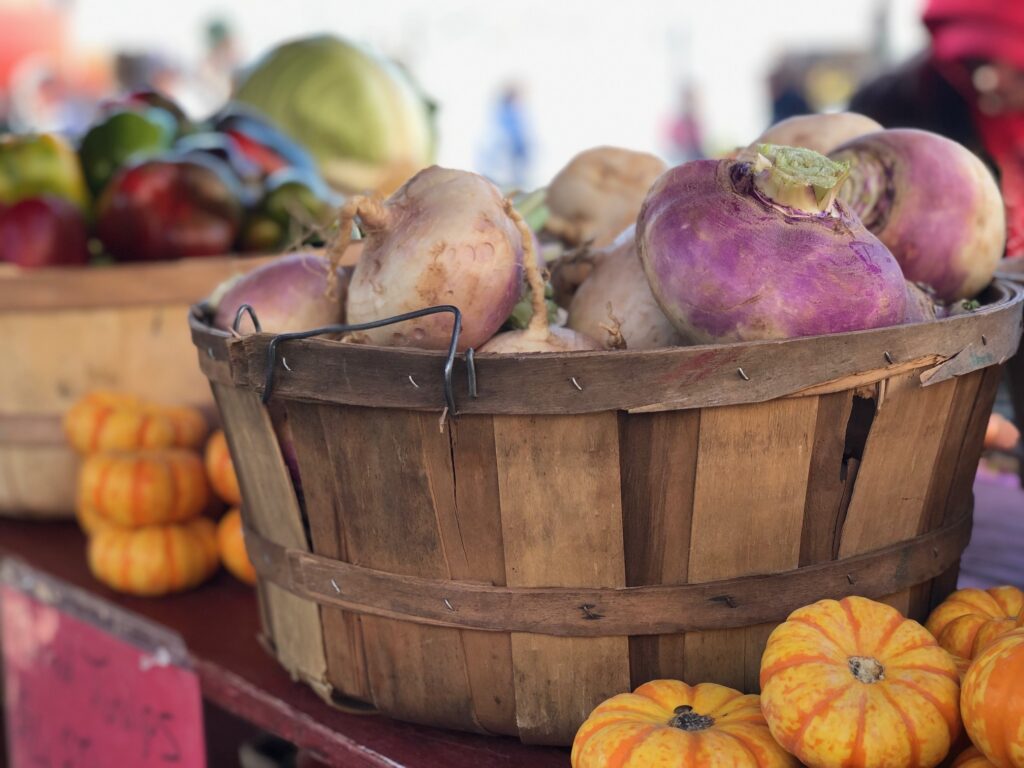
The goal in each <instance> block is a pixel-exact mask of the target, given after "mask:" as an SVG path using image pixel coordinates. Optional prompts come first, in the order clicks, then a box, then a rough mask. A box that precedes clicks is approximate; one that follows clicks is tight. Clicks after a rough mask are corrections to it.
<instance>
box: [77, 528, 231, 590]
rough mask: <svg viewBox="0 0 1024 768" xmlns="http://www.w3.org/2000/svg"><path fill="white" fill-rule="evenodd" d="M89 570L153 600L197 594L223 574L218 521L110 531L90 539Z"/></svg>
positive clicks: (118, 587) (106, 581) (117, 587)
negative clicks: (185, 592)
mask: <svg viewBox="0 0 1024 768" xmlns="http://www.w3.org/2000/svg"><path fill="white" fill-rule="evenodd" d="M88 555H89V570H90V571H92V574H93V576H95V577H96V579H97V580H99V581H100V582H102V583H103V584H106V585H107V586H108V587H110V588H111V589H114V590H117V591H118V592H125V593H128V594H131V595H141V596H145V597H152V596H157V595H165V594H168V593H170V592H180V591H183V590H186V589H191V588H193V587H196V586H198V585H199V584H201V583H203V582H204V581H206V580H207V579H208V578H210V576H212V575H213V573H214V572H215V571H216V570H217V566H218V565H219V562H220V561H219V558H218V556H217V534H216V531H215V528H214V525H213V522H212V521H210V520H208V519H207V518H205V517H198V518H196V519H194V520H189V521H188V522H186V523H182V524H179V525H151V526H146V527H145V528H107V529H105V530H101V531H98V532H97V533H96V534H95V535H94V536H93V537H92V538H90V539H89V551H88Z"/></svg>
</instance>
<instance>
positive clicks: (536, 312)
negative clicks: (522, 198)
mask: <svg viewBox="0 0 1024 768" xmlns="http://www.w3.org/2000/svg"><path fill="white" fill-rule="evenodd" d="M505 212H506V213H507V214H508V216H509V218H511V219H512V221H513V222H514V223H515V225H516V228H517V229H518V230H519V235H520V237H521V238H522V240H523V269H525V270H526V280H527V282H528V283H529V284H530V296H531V303H532V304H533V317H531V318H530V324H529V325H527V326H526V333H527V335H529V336H532V337H533V338H537V339H546V338H547V337H548V334H549V333H550V331H549V329H548V305H547V301H545V299H544V276H543V275H542V274H541V272H540V268H539V267H538V266H537V251H536V250H535V249H534V247H533V232H531V231H530V228H529V226H527V224H526V220H525V219H524V218H523V217H522V216H521V215H520V214H519V211H517V210H516V209H515V207H514V206H513V205H512V201H511V200H505Z"/></svg>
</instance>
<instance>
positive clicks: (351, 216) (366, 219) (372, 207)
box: [327, 195, 391, 296]
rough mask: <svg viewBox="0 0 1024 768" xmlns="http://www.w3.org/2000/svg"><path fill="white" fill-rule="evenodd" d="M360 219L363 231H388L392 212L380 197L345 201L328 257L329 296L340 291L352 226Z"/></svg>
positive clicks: (356, 198) (351, 198) (357, 197)
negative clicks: (340, 270) (342, 265)
mask: <svg viewBox="0 0 1024 768" xmlns="http://www.w3.org/2000/svg"><path fill="white" fill-rule="evenodd" d="M357 218H358V219H359V223H360V225H361V226H362V227H363V229H365V230H367V231H369V232H379V231H381V230H384V229H387V228H388V224H389V223H390V220H391V212H390V211H389V210H388V209H387V207H386V206H385V205H384V201H383V200H382V199H381V198H380V197H379V196H376V195H374V196H372V197H371V196H367V195H355V196H354V197H350V198H349V199H348V200H346V201H345V204H344V205H343V206H341V210H340V211H338V236H337V237H336V238H335V240H334V242H333V243H332V244H331V247H330V249H329V250H328V253H327V257H328V258H329V259H330V262H331V269H330V274H328V275H327V294H328V296H334V295H335V294H336V293H337V290H338V269H339V268H340V267H341V260H342V259H343V258H344V256H345V251H347V250H348V247H349V246H350V245H352V225H353V224H354V223H355V221H356V219H357Z"/></svg>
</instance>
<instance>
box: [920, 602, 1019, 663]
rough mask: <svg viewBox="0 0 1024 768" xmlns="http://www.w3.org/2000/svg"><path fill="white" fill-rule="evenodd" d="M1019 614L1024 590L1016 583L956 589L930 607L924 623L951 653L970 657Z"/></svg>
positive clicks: (1001, 632) (995, 636)
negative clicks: (1015, 585)
mask: <svg viewBox="0 0 1024 768" xmlns="http://www.w3.org/2000/svg"><path fill="white" fill-rule="evenodd" d="M1022 615H1024V592H1022V591H1021V590H1019V589H1018V588H1017V587H993V588H992V589H987V590H986V589H973V588H968V589H958V590H957V591H956V592H954V593H953V594H951V595H950V596H949V597H947V598H946V599H945V600H944V601H943V602H942V603H941V604H940V605H939V606H938V607H936V609H935V610H934V611H932V614H931V616H929V617H928V621H927V623H926V624H925V626H926V627H927V628H928V631H929V632H931V633H932V634H933V635H935V638H936V639H937V640H938V641H939V645H941V646H942V647H943V648H945V649H946V650H947V651H949V652H950V653H952V654H953V655H954V656H962V657H963V658H965V659H973V658H974V657H975V656H977V655H978V653H979V652H980V651H981V650H982V649H983V648H984V647H985V646H986V645H988V644H989V643H990V642H992V641H993V640H995V639H996V638H997V637H999V636H1001V635H1004V634H1006V633H1007V632H1009V631H1010V630H1011V629H1013V628H1014V625H1015V624H1016V622H1017V618H1018V617H1020V616H1022Z"/></svg>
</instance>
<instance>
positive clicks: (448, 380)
mask: <svg viewBox="0 0 1024 768" xmlns="http://www.w3.org/2000/svg"><path fill="white" fill-rule="evenodd" d="M442 312H450V313H451V314H452V315H453V317H454V319H455V321H454V323H453V324H452V338H451V341H450V342H449V344H448V353H447V354H446V355H445V360H444V369H443V375H444V399H445V410H446V411H447V412H448V413H451V414H453V415H455V414H457V413H458V411H457V410H456V408H455V392H454V389H453V387H452V371H453V370H454V368H455V355H456V352H457V350H458V346H459V334H460V333H461V332H462V312H461V311H460V310H459V308H458V307H456V306H454V305H452V304H441V305H438V306H436V307H427V308H425V309H417V310H416V311H414V312H405V313H403V314H401V315H395V316H394V317H387V318H384V319H382V320H374V321H372V322H369V323H357V324H355V325H344V324H336V325H325V326H323V327H321V328H313V329H312V330H308V331H295V332H291V333H279V334H277V335H276V336H274V338H272V339H271V340H270V343H269V344H268V345H267V363H266V367H265V369H264V374H263V395H262V397H261V400H262V402H263V403H264V404H266V403H267V402H269V401H270V397H271V395H272V394H273V390H274V369H275V367H276V365H277V349H278V347H279V346H280V345H281V344H283V343H284V342H286V341H295V340H298V339H309V338H312V337H314V336H322V335H324V334H326V333H355V332H358V331H369V330H371V329H373V328H383V327H384V326H388V325H394V324H396V323H402V322H405V321H407V320H415V319H416V318H420V317H426V316H428V315H436V314H440V313H442ZM246 314H248V315H249V317H250V318H251V319H252V323H253V327H254V328H255V329H256V332H257V333H260V332H262V331H261V326H260V322H259V319H258V318H257V316H256V310H255V309H253V307H251V306H250V305H248V304H243V305H241V306H240V307H239V308H238V312H236V313H235V321H234V323H233V324H232V330H233V331H235V333H238V328H239V325H240V324H241V321H242V317H243V315H246ZM283 360H284V358H282V362H283ZM286 367H287V365H286ZM288 370H291V368H288ZM466 370H467V376H468V381H469V394H470V397H473V398H475V397H476V396H477V387H476V364H475V362H474V355H473V349H472V348H470V349H468V350H466ZM409 381H410V382H411V383H412V385H413V387H415V388H417V389H419V384H417V383H416V381H415V380H414V379H413V377H412V375H411V374H410V375H409Z"/></svg>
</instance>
